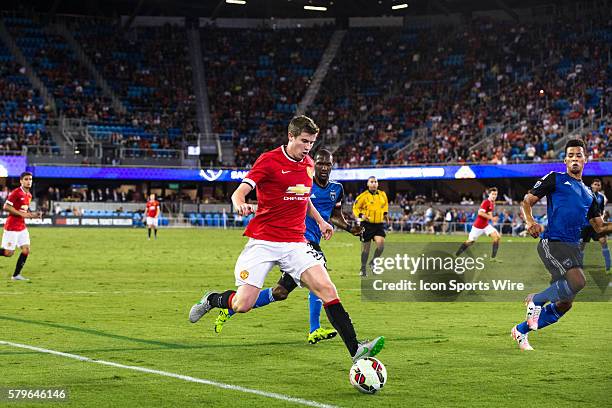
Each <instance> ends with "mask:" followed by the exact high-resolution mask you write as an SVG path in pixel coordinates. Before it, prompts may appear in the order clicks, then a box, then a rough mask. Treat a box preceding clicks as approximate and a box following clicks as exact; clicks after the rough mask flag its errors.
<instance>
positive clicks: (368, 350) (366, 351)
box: [352, 336, 385, 363]
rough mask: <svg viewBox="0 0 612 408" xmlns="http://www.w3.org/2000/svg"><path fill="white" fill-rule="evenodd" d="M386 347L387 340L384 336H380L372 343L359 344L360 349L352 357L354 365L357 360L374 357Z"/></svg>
mask: <svg viewBox="0 0 612 408" xmlns="http://www.w3.org/2000/svg"><path fill="white" fill-rule="evenodd" d="M383 347H385V338H384V337H383V336H379V337H377V338H375V339H374V340H372V341H364V342H362V343H359V347H358V348H357V352H356V353H355V355H354V356H353V357H352V358H353V363H354V362H356V361H357V360H361V359H362V358H366V357H374V356H375V355H377V354H378V353H380V351H381V350H382V349H383Z"/></svg>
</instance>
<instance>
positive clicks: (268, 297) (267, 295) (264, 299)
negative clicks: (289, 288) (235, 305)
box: [227, 288, 274, 316]
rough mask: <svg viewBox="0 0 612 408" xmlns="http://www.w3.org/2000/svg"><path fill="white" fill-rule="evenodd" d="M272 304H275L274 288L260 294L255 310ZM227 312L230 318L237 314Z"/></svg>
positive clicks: (228, 310)
mask: <svg viewBox="0 0 612 408" xmlns="http://www.w3.org/2000/svg"><path fill="white" fill-rule="evenodd" d="M272 302H274V296H272V288H268V289H264V290H262V291H260V292H259V296H258V297H257V301H256V302H255V305H254V306H253V309H257V308H258V307H263V306H266V305H269V304H270V303H272ZM227 312H228V314H229V315H230V316H233V315H234V314H235V313H236V312H234V311H233V310H232V309H227Z"/></svg>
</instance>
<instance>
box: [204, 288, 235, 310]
mask: <svg viewBox="0 0 612 408" xmlns="http://www.w3.org/2000/svg"><path fill="white" fill-rule="evenodd" d="M235 294H236V291H235V290H231V289H230V290H226V291H225V292H223V293H211V294H210V295H208V301H209V302H210V304H211V305H212V306H213V307H218V308H220V309H229V308H230V301H231V299H232V298H233V297H234V295H235Z"/></svg>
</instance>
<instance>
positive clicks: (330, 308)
mask: <svg viewBox="0 0 612 408" xmlns="http://www.w3.org/2000/svg"><path fill="white" fill-rule="evenodd" d="M323 307H325V313H326V314H327V318H328V319H329V322H330V323H331V324H332V326H334V329H336V331H337V332H338V333H340V337H342V341H344V344H345V345H346V348H347V349H348V351H349V353H350V355H351V357H352V356H354V355H355V353H357V349H358V348H359V343H358V342H357V334H355V328H354V327H353V322H351V318H350V316H349V315H348V313H347V312H346V310H344V307H343V306H342V303H340V299H334V300H332V301H330V302H327V303H325V304H324V305H323Z"/></svg>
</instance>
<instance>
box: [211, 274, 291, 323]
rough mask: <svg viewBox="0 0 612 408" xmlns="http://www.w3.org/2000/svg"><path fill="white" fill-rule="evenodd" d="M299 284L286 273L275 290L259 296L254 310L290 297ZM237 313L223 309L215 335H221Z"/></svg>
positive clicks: (270, 289) (269, 289) (217, 321)
mask: <svg viewBox="0 0 612 408" xmlns="http://www.w3.org/2000/svg"><path fill="white" fill-rule="evenodd" d="M296 287H297V284H296V283H295V281H294V280H293V278H292V277H291V276H289V275H288V274H286V273H284V272H283V274H282V276H281V278H280V279H279V281H278V283H277V284H276V286H275V287H274V288H267V289H264V290H262V291H260V292H259V296H258V297H257V300H256V301H255V304H254V305H253V309H257V308H260V307H264V306H267V305H269V304H270V303H272V302H280V301H283V300H285V299H287V297H288V296H289V293H291V292H292V291H293V290H294V289H295V288H296ZM235 314H236V312H235V311H234V309H232V308H227V309H221V310H220V311H219V315H218V316H217V318H216V319H215V333H221V331H222V330H223V326H224V325H225V323H226V322H227V321H228V320H229V319H230V318H231V317H232V316H233V315H235Z"/></svg>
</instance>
